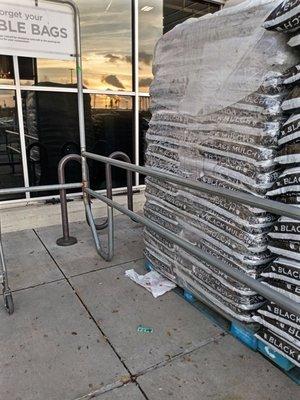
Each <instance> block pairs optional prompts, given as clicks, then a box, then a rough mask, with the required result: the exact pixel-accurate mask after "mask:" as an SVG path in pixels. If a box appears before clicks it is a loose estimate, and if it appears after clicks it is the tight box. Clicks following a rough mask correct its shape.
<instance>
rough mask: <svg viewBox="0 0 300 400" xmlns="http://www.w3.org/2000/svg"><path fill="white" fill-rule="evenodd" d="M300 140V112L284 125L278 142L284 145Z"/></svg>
mask: <svg viewBox="0 0 300 400" xmlns="http://www.w3.org/2000/svg"><path fill="white" fill-rule="evenodd" d="M299 141H300V114H293V115H291V116H290V118H289V119H288V120H287V121H286V122H285V123H284V124H283V125H282V129H281V131H280V135H279V139H278V144H279V146H283V145H286V144H289V143H298V142H299Z"/></svg>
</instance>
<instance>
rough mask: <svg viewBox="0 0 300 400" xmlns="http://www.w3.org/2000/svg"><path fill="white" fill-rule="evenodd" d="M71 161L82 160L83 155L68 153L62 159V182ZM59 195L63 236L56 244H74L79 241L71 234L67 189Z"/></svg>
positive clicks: (59, 167)
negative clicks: (67, 165)
mask: <svg viewBox="0 0 300 400" xmlns="http://www.w3.org/2000/svg"><path fill="white" fill-rule="evenodd" d="M70 161H78V162H81V156H80V155H78V154H68V155H67V156H65V157H63V158H62V159H61V160H60V162H59V164H58V182H59V183H61V184H63V183H65V182H66V177H65V167H66V164H67V163H68V162H70ZM59 195H60V208H61V223H62V231H63V236H62V237H60V238H59V239H57V241H56V244H57V245H58V246H72V245H73V244H76V243H77V239H76V238H75V237H73V236H70V229H69V218H68V205H67V191H66V189H60V191H59Z"/></svg>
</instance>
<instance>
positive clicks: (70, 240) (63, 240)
mask: <svg viewBox="0 0 300 400" xmlns="http://www.w3.org/2000/svg"><path fill="white" fill-rule="evenodd" d="M109 158H112V159H121V160H123V161H126V162H128V163H131V160H130V158H129V157H128V155H127V154H125V153H123V152H121V151H116V152H114V153H112V154H111V155H110V156H109ZM70 161H77V162H79V163H81V162H82V159H81V156H80V155H78V154H68V155H66V156H65V157H63V158H62V159H61V160H60V162H59V164H58V181H59V183H60V184H62V185H64V184H65V183H66V176H65V168H66V165H67V164H68V163H69V162H70ZM88 176H89V174H88ZM105 176H106V193H107V194H106V195H107V197H108V198H109V199H112V195H113V187H112V186H113V184H112V174H111V165H110V164H106V167H105ZM59 195H60V206H61V221H62V231H63V236H62V237H60V238H59V239H57V241H56V244H57V245H58V246H72V245H74V244H76V243H77V239H76V238H75V237H74V236H70V229H69V219H68V203H67V192H66V190H65V189H61V190H60V191H59ZM89 203H90V204H91V202H90V198H89ZM127 206H128V209H129V210H131V211H133V190H132V172H130V171H127ZM86 217H87V222H88V223H89V218H88V214H87V215H86ZM107 227H108V218H107V219H106V220H105V221H104V222H103V223H102V224H100V225H98V224H95V228H96V231H99V230H102V229H105V228H107Z"/></svg>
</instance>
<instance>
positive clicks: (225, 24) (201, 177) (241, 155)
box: [145, 0, 295, 322]
mask: <svg viewBox="0 0 300 400" xmlns="http://www.w3.org/2000/svg"><path fill="white" fill-rule="evenodd" d="M273 9H274V2H273V1H265V2H262V1H261V0H254V1H253V0H252V1H250V0H249V1H245V2H244V3H242V5H240V6H236V7H231V8H228V9H227V10H226V9H224V10H222V11H220V12H219V13H217V14H214V15H210V16H205V17H204V18H201V19H199V20H192V21H189V22H187V23H185V24H182V25H179V26H177V27H175V28H174V29H173V30H172V31H170V32H169V33H167V34H166V35H164V36H163V38H162V39H161V40H160V41H159V43H158V45H157V47H156V54H155V60H154V72H155V79H154V82H153V84H152V86H151V96H152V114H153V116H152V120H151V122H150V127H149V130H148V132H147V142H148V147H147V152H146V165H147V166H150V167H152V168H153V169H157V170H159V171H165V172H168V173H171V174H174V175H178V176H181V177H183V178H188V179H192V180H196V181H198V182H201V183H205V184H208V185H211V186H213V187H217V188H220V189H221V188H226V189H229V190H233V191H242V192H245V193H249V194H253V195H256V196H259V197H266V193H267V192H268V191H269V190H270V189H271V188H272V187H273V185H274V183H275V182H276V181H277V180H278V177H279V174H280V168H279V167H278V164H277V163H276V162H275V157H276V154H277V153H276V150H277V140H278V136H279V132H280V126H281V124H282V120H283V115H282V110H281V104H282V101H283V100H284V99H285V97H286V92H287V91H286V87H285V85H283V72H284V71H285V70H286V69H288V68H290V67H291V66H293V65H294V64H295V58H294V56H293V52H292V51H290V50H289V47H288V46H287V44H286V40H285V38H284V37H282V36H281V35H278V34H276V33H274V32H267V31H265V30H264V29H263V28H262V24H263V21H264V20H265V18H266V16H267V15H268V14H269V13H270V12H271V11H272V10H273ZM146 197H147V202H146V205H145V215H146V217H148V218H149V219H151V220H152V221H154V222H156V223H157V224H159V225H161V226H162V227H164V228H166V229H167V230H169V231H170V232H172V233H175V234H176V235H178V236H180V237H181V238H183V239H184V240H185V241H188V242H190V243H191V244H193V245H195V246H197V247H198V248H199V249H201V250H202V251H203V252H206V253H208V254H210V255H212V256H214V257H215V258H217V259H219V260H220V261H221V262H223V263H225V264H226V265H228V266H230V267H231V268H232V269H237V270H241V271H243V272H244V273H245V274H247V275H249V276H251V277H253V278H255V279H258V278H259V277H260V274H261V272H262V271H263V270H264V269H265V268H266V266H267V265H268V264H269V263H270V261H271V260H272V254H271V252H270V250H268V248H267V245H268V236H267V234H268V233H269V232H270V229H271V228H272V226H273V224H274V222H275V221H276V217H275V216H274V215H271V214H269V213H267V212H265V211H263V210H260V209H258V208H255V207H249V206H246V205H243V204H241V203H239V202H235V201H231V200H229V199H228V198H226V197H224V196H222V195H221V194H218V195H211V194H205V193H203V192H198V191H193V190H189V189H187V188H184V187H179V186H178V185H176V184H173V183H169V182H167V181H165V180H162V179H154V178H148V179H147V180H146ZM145 243H146V251H145V253H146V257H147V259H148V260H149V261H150V262H151V264H152V265H153V266H154V268H155V269H156V270H158V271H160V272H161V273H163V274H164V275H166V276H167V277H169V278H170V279H171V280H173V281H175V282H176V283H177V284H178V285H179V286H181V287H183V288H185V289H187V290H190V291H192V292H193V293H194V294H196V295H198V296H199V297H200V298H202V299H203V298H205V299H207V300H208V301H209V302H210V303H211V304H213V305H215V306H217V307H218V308H219V309H220V310H223V311H224V312H225V313H226V314H227V315H230V316H233V317H235V318H237V319H239V320H241V321H245V322H251V321H253V320H252V315H253V311H254V310H256V309H258V308H259V307H261V306H262V304H263V303H264V299H263V298H262V297H261V296H259V295H258V294H257V293H255V292H253V291H252V290H251V289H250V288H248V287H246V286H245V285H243V284H241V283H239V282H237V281H235V280H234V279H232V278H230V277H228V276H227V275H226V274H224V273H222V272H220V270H218V269H217V268H215V267H213V266H211V265H209V264H207V263H205V262H202V261H200V260H199V259H196V258H195V257H193V256H191V255H190V254H188V253H187V252H185V251H184V250H183V249H182V248H180V247H179V246H177V245H174V244H173V243H171V242H170V241H168V240H166V239H164V238H163V237H162V236H161V235H158V234H157V233H155V232H153V231H152V230H150V229H148V228H146V229H145Z"/></svg>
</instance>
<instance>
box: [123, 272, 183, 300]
mask: <svg viewBox="0 0 300 400" xmlns="http://www.w3.org/2000/svg"><path fill="white" fill-rule="evenodd" d="M125 275H126V276H127V277H128V278H130V279H131V280H132V281H134V282H136V283H137V284H138V285H140V286H143V287H144V288H145V289H147V290H148V292H151V293H152V295H153V297H155V298H156V297H159V296H162V295H163V294H165V293H166V292H169V291H170V290H172V289H174V288H175V287H176V285H175V283H173V282H171V281H170V280H169V279H167V278H164V277H163V276H162V275H160V274H159V273H158V272H156V271H150V272H148V273H147V274H145V275H139V274H138V273H136V272H135V270H134V269H128V270H127V271H125Z"/></svg>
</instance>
